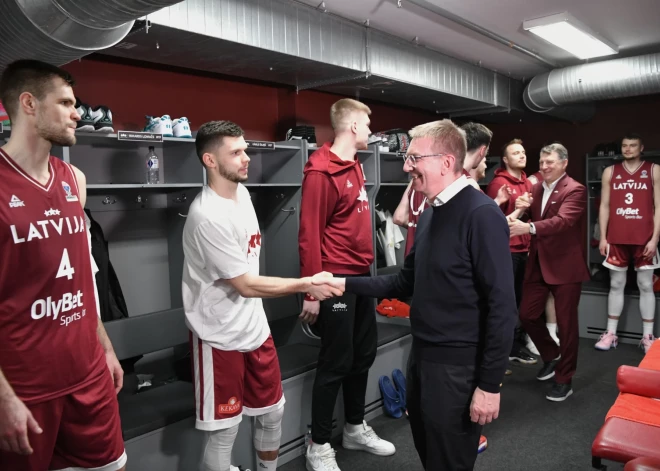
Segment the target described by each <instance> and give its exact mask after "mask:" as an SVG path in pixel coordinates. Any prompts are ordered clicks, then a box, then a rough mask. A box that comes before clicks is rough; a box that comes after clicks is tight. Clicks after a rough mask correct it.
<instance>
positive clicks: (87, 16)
mask: <svg viewBox="0 0 660 471" xmlns="http://www.w3.org/2000/svg"><path fill="white" fill-rule="evenodd" d="M180 1H181V0H84V1H81V0H0V11H2V17H1V18H0V70H2V69H3V68H4V67H5V66H6V65H7V64H9V63H10V62H13V61H14V60H17V59H39V60H42V61H45V62H49V63H51V64H55V65H63V64H66V63H67V62H71V61H72V60H75V59H79V58H80V57H83V56H85V55H87V54H91V53H92V52H96V51H98V50H101V49H105V48H108V47H112V46H114V45H115V44H117V43H118V42H119V41H121V40H122V39H123V38H124V37H126V35H127V34H128V33H129V31H130V30H131V28H132V27H133V23H134V21H135V20H136V19H138V18H140V17H142V16H144V15H147V14H149V13H153V12H155V11H157V10H160V9H161V8H164V7H167V6H170V5H174V4H176V3H179V2H180Z"/></svg>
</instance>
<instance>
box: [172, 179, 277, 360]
mask: <svg viewBox="0 0 660 471" xmlns="http://www.w3.org/2000/svg"><path fill="white" fill-rule="evenodd" d="M260 251H261V231H260V230H259V222H258V221H257V215H256V213H255V212H254V207H253V206H252V200H251V199H250V193H249V192H248V190H247V188H245V186H243V185H241V184H240V183H239V184H238V202H237V203H236V202H234V201H233V200H231V199H226V198H222V197H221V196H219V195H218V194H217V193H216V192H215V191H213V190H212V189H211V188H210V187H208V186H205V187H204V189H203V190H202V191H201V192H200V193H199V194H198V195H197V197H196V198H195V200H194V201H193V202H192V204H191V205H190V209H189V211H188V218H187V219H186V224H185V226H184V228H183V254H184V262H183V283H182V284H183V286H182V289H183V292H182V294H183V308H184V311H185V314H186V324H187V325H188V328H189V329H190V330H192V331H193V332H194V333H195V335H197V337H199V338H200V339H201V340H202V341H204V342H206V343H208V344H209V345H211V346H212V347H213V348H217V349H220V350H234V351H240V352H248V351H253V350H256V349H257V348H259V347H260V346H261V345H262V344H263V343H264V342H265V341H266V339H267V338H268V336H269V335H270V327H269V326H268V320H267V319H266V313H265V312H264V307H263V303H262V301H261V298H244V297H242V296H241V295H240V294H239V293H238V291H236V290H235V289H234V288H233V287H232V286H231V285H230V284H229V283H227V282H225V281H222V280H225V279H231V278H235V277H237V276H240V275H243V274H245V273H248V272H249V273H251V274H253V275H259V252H260Z"/></svg>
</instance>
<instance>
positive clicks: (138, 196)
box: [135, 195, 147, 203]
mask: <svg viewBox="0 0 660 471" xmlns="http://www.w3.org/2000/svg"><path fill="white" fill-rule="evenodd" d="M135 202H136V203H146V202H147V198H144V201H143V200H142V196H141V195H137V198H135Z"/></svg>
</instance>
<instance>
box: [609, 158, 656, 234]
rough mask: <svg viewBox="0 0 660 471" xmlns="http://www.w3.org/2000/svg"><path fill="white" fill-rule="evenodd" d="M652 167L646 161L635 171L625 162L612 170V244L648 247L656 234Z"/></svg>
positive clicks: (610, 225) (610, 231) (610, 222)
mask: <svg viewBox="0 0 660 471" xmlns="http://www.w3.org/2000/svg"><path fill="white" fill-rule="evenodd" d="M653 165H654V164H652V163H651V162H645V161H643V162H642V163H641V164H640V166H639V167H638V168H637V170H635V171H634V172H629V171H628V170H627V169H626V168H625V167H624V166H623V162H621V163H618V164H615V165H614V166H613V167H612V180H611V183H610V221H609V224H608V226H607V241H608V242H609V243H610V244H631V245H646V244H647V243H648V241H649V239H650V238H651V236H652V235H653Z"/></svg>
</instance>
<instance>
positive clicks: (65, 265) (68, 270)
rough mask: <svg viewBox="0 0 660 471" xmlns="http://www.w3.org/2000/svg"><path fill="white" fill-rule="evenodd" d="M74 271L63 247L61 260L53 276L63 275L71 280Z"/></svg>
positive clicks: (67, 253)
mask: <svg viewBox="0 0 660 471" xmlns="http://www.w3.org/2000/svg"><path fill="white" fill-rule="evenodd" d="M75 272H76V270H74V269H73V267H72V266H71V262H70V261H69V252H67V250H66V249H64V252H63V253H62V261H61V262H60V268H59V270H57V275H56V276H55V278H62V277H63V276H66V277H67V279H69V280H71V279H73V274H74V273H75Z"/></svg>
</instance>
